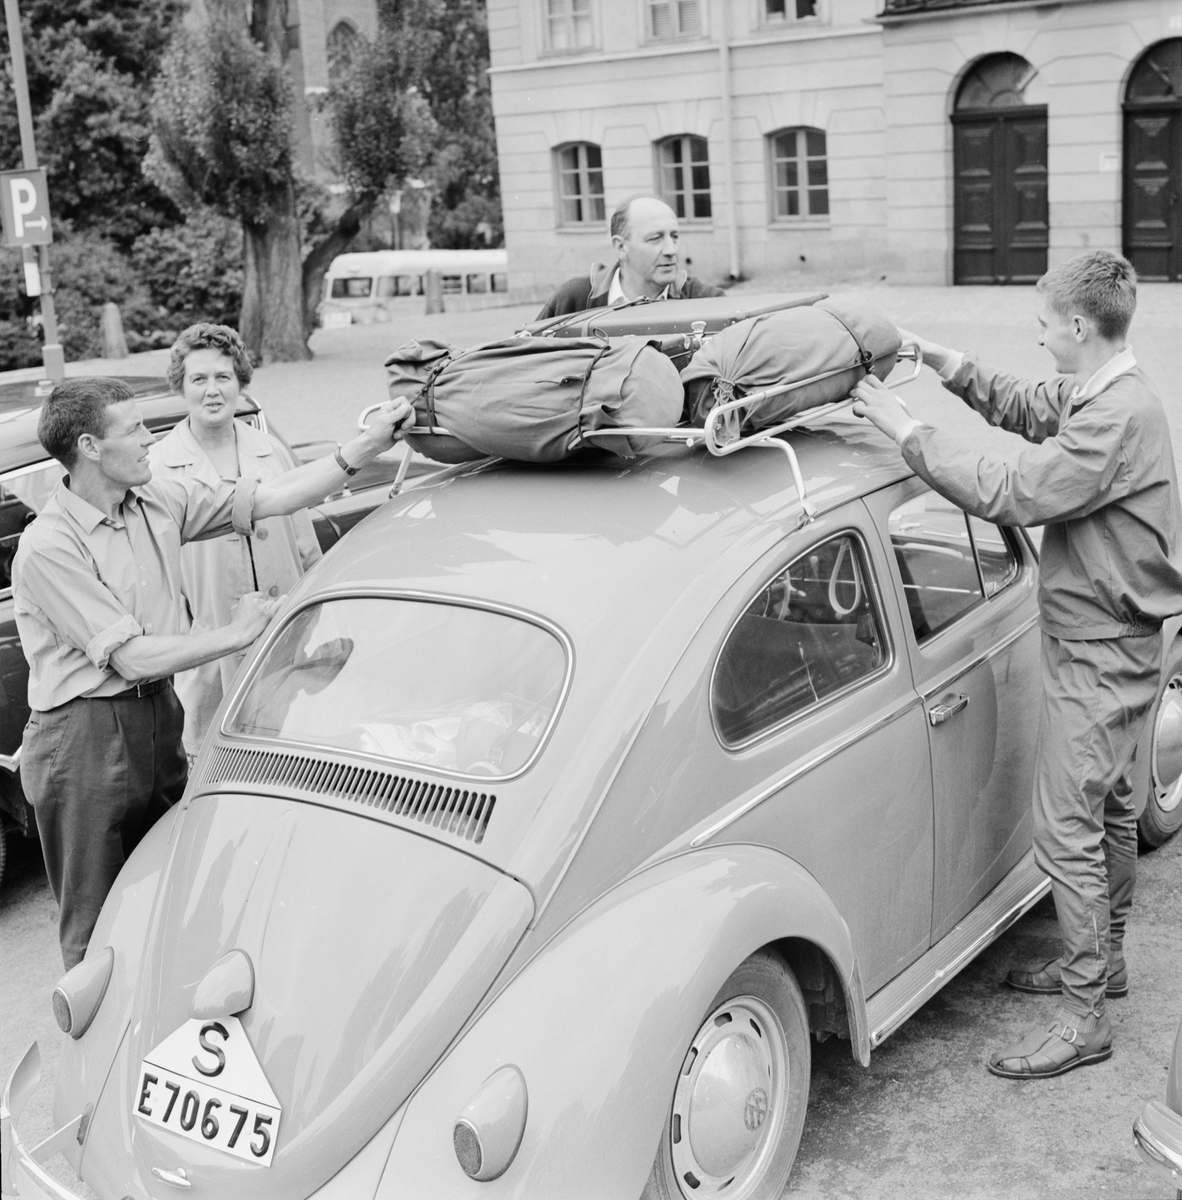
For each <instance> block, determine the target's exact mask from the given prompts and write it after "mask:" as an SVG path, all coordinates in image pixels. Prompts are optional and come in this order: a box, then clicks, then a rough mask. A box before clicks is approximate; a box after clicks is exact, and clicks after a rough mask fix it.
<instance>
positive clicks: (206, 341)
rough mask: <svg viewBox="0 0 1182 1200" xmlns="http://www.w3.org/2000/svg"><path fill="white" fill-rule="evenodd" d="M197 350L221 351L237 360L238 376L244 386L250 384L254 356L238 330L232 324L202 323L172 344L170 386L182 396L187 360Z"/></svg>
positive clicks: (235, 362) (235, 372)
mask: <svg viewBox="0 0 1182 1200" xmlns="http://www.w3.org/2000/svg"><path fill="white" fill-rule="evenodd" d="M194 350H220V351H221V352H222V353H223V354H226V355H229V357H230V358H231V359H233V361H234V374H235V375H237V376H238V382H239V383H240V384H241V385H242V386H243V387H246V385H247V384H248V383H249V382H250V377H251V375H253V374H254V367H252V366H251V363H250V354H249V352H248V351H247V349H246V343H245V342H243V340H242V339H241V338H240V337H239V336H238V332H237V330H234V329H231V328H230V326H229V325H214V324H212V323H211V322H209V321H202V322H200V323H199V324H197V325H190V326H189V328H188V329H186V330H185V331H184V333H182V334H181V336H180V337H179V338H177V340H176V341H175V342H173V344H172V357H171V358H170V359H169V360H168V384H169V387H171V388H172V390H173V391H174V392H176V393H177V394H178V395H179V394H180V393H181V391H182V390H183V389H184V385H185V359H186V358H188V356H189V355H190V354H191V353H192V352H193V351H194Z"/></svg>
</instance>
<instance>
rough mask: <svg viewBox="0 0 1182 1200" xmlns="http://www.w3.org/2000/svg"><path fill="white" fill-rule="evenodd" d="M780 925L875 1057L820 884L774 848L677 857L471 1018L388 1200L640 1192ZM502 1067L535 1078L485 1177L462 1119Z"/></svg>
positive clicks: (843, 942)
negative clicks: (470, 1157) (730, 1000)
mask: <svg viewBox="0 0 1182 1200" xmlns="http://www.w3.org/2000/svg"><path fill="white" fill-rule="evenodd" d="M785 938H795V939H801V940H802V941H804V942H808V943H811V944H813V945H815V946H817V947H818V948H819V949H820V950H822V951H823V952H824V954H825V955H826V956H827V957H828V959H829V960H830V962H831V964H832V965H833V967H834V969H835V972H836V973H837V974H838V975H839V976H840V978H841V980H842V984H843V987H844V989H845V994H846V996H845V998H846V1007H847V1009H848V1011H849V1014H850V1024H851V1026H852V1029H851V1034H852V1038H853V1042H854V1053H855V1057H856V1058H858V1059H859V1060H860V1061H861V1062H863V1063H867V1062H869V1056H870V1047H869V1039H868V1035H867V1030H866V1019H865V1002H864V999H863V996H862V988H861V982H860V980H859V977H858V970H857V965H856V962H855V959H854V953H853V947H852V945H851V943H850V936H849V930H848V929H847V928H846V925H845V922H844V921H843V920H842V918H841V917H840V915H839V914H838V913H837V911H836V910H835V909H834V907H833V904H832V902H831V901H830V900H829V898H828V896H826V895H825V893H824V891H823V890H822V889H821V887H820V885H819V884H818V883H817V881H816V880H815V879H814V878H813V877H812V876H811V875H809V874H808V872H807V871H805V870H804V869H803V868H802V867H800V866H799V865H797V864H796V863H794V862H792V861H791V860H789V859H787V858H785V857H784V856H782V855H780V854H777V853H775V852H774V851H771V850H768V849H766V848H763V847H755V846H743V845H733V846H726V847H711V848H707V849H704V850H701V851H697V852H692V853H688V854H685V855H680V856H678V857H676V858H673V859H670V860H667V861H665V862H663V863H660V864H658V865H657V866H654V867H651V868H649V869H647V870H645V871H643V872H641V873H640V874H638V875H635V876H633V877H632V878H630V879H628V880H626V881H624V882H623V883H621V884H620V885H619V886H618V887H616V888H615V889H613V890H612V891H611V892H610V893H608V894H607V895H606V896H604V897H603V898H601V899H600V900H599V901H597V902H596V903H595V904H594V905H592V906H591V907H590V908H588V909H587V910H585V911H584V912H583V913H581V914H580V915H579V916H578V917H577V918H576V919H575V920H574V921H572V922H571V923H570V924H569V925H567V926H566V927H565V928H564V929H563V930H562V931H561V932H560V933H558V934H557V935H556V936H555V937H554V939H553V940H552V941H551V942H549V943H548V944H547V945H546V946H545V947H544V948H543V949H542V950H541V951H540V952H539V953H538V954H537V955H536V956H535V957H534V958H533V959H532V960H531V961H530V962H529V964H528V965H527V966H526V967H525V968H524V969H523V970H522V971H521V973H520V974H519V975H518V976H517V977H516V978H515V979H513V980H512V982H510V983H509V984H508V985H507V986H506V987H505V989H504V990H503V991H502V992H501V993H500V994H499V995H498V996H497V998H496V999H495V1000H493V1001H492V1003H491V1004H490V1005H489V1007H488V1008H487V1009H486V1010H485V1011H484V1012H483V1013H482V1014H481V1015H480V1016H479V1017H478V1018H477V1019H476V1021H475V1022H474V1024H473V1025H472V1026H471V1027H470V1028H469V1029H468V1030H467V1032H466V1033H465V1034H464V1035H463V1036H462V1037H461V1038H460V1040H459V1041H458V1042H457V1043H456V1045H455V1046H454V1048H453V1049H452V1050H451V1051H450V1053H449V1054H448V1055H446V1056H445V1057H444V1059H443V1060H442V1061H441V1062H440V1064H439V1066H438V1067H437V1068H436V1069H435V1071H434V1072H433V1073H432V1074H431V1075H430V1076H428V1078H427V1079H426V1081H425V1082H424V1083H423V1085H422V1086H421V1087H420V1089H419V1090H418V1092H417V1093H416V1094H415V1095H414V1096H413V1097H412V1098H411V1100H410V1102H409V1104H408V1107H407V1115H406V1118H405V1120H404V1123H403V1126H402V1128H401V1129H400V1131H399V1134H398V1137H397V1139H396V1141H395V1143H394V1149H393V1152H392V1153H391V1156H390V1160H389V1162H388V1164H387V1167H386V1172H385V1174H384V1176H383V1181H382V1186H381V1187H380V1188H379V1189H378V1197H377V1200H393V1198H394V1197H396V1196H397V1197H398V1198H399V1200H401V1198H403V1197H406V1198H412V1197H418V1198H422V1200H427V1198H429V1197H434V1196H440V1195H447V1196H449V1197H464V1196H472V1197H477V1196H479V1197H487V1198H488V1200H494V1198H495V1200H502V1198H505V1197H511V1196H512V1197H517V1196H521V1197H524V1196H531V1197H536V1196H562V1197H563V1198H564V1200H573V1198H575V1197H582V1196H585V1197H588V1198H589V1200H592V1198H593V1200H599V1198H601V1197H603V1196H619V1197H631V1196H639V1195H640V1192H641V1190H642V1189H643V1187H644V1183H645V1180H646V1178H647V1177H648V1173H649V1169H650V1167H651V1165H652V1161H653V1155H654V1153H655V1151H656V1147H657V1144H658V1139H659V1137H660V1129H661V1125H662V1122H663V1120H664V1117H665V1113H666V1110H667V1109H668V1106H669V1103H670V1101H671V1098H672V1092H673V1084H674V1081H675V1079H676V1077H677V1072H678V1070H679V1069H680V1067H681V1063H682V1060H683V1058H684V1056H685V1053H686V1047H687V1046H688V1045H689V1043H690V1040H691V1039H692V1037H693V1035H694V1033H695V1032H696V1031H697V1029H698V1026H699V1024H700V1023H701V1020H702V1018H703V1016H704V1015H705V1014H706V1011H707V1008H708V1006H709V1004H710V1002H711V1000H712V999H713V998H714V996H715V995H716V994H717V992H718V989H719V988H720V987H721V986H722V984H723V983H724V982H725V980H726V978H727V976H728V975H730V973H731V972H732V971H733V970H734V968H735V967H736V966H737V965H738V964H739V963H741V962H742V961H743V960H744V959H745V958H747V957H748V956H749V955H750V954H752V953H753V952H755V951H756V950H758V949H759V948H760V947H762V946H767V945H769V944H771V943H775V942H777V941H780V940H781V939H785ZM797 944H798V945H799V943H797ZM506 1064H513V1065H515V1066H517V1067H518V1068H519V1069H520V1070H521V1072H522V1074H523V1076H524V1078H525V1082H526V1088H527V1091H528V1119H527V1123H526V1128H525V1135H524V1139H523V1141H522V1143H521V1147H520V1149H519V1151H518V1153H517V1156H516V1158H515V1159H514V1161H513V1163H512V1164H511V1166H510V1167H509V1169H508V1170H507V1171H506V1172H505V1174H504V1175H503V1176H501V1177H500V1178H499V1179H497V1180H495V1181H492V1182H485V1183H476V1182H474V1181H472V1180H470V1179H468V1178H467V1176H465V1175H464V1173H463V1172H462V1171H461V1169H460V1167H459V1164H458V1162H457V1160H456V1155H455V1151H454V1149H453V1146H452V1129H453V1126H454V1125H455V1120H456V1117H457V1116H458V1115H459V1113H460V1112H461V1110H462V1109H463V1108H464V1107H465V1105H466V1104H467V1103H468V1102H469V1100H471V1099H472V1096H473V1094H474V1093H475V1092H476V1091H477V1089H478V1088H479V1087H480V1086H481V1084H482V1083H483V1082H484V1080H486V1079H487V1078H488V1077H489V1076H490V1075H491V1074H492V1073H493V1072H494V1071H496V1070H497V1069H498V1068H499V1067H501V1066H504V1065H506Z"/></svg>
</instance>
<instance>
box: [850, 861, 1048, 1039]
mask: <svg viewBox="0 0 1182 1200" xmlns="http://www.w3.org/2000/svg"><path fill="white" fill-rule="evenodd" d="M1050 890H1051V881H1050V880H1049V879H1048V878H1047V877H1046V876H1045V875H1044V874H1043V873H1042V872H1041V871H1040V870H1039V869H1038V867H1036V866H1035V865H1034V851H1033V850H1029V851H1027V852H1026V854H1025V855H1024V856H1023V858H1022V859H1021V861H1020V862H1019V863H1018V864H1017V866H1015V867H1014V868H1013V870H1011V871H1010V873H1009V874H1008V875H1007V876H1006V877H1005V878H1004V879H1003V880H1002V881H1001V882H1000V883H999V884H998V885H997V887H995V888H994V889H993V891H991V892H990V893H989V895H988V896H986V897H985V899H984V900H982V901H981V903H980V904H978V905H977V907H976V908H975V909H974V910H973V911H972V912H971V913H970V914H969V915H968V916H967V917H966V918H965V919H964V920H963V921H961V923H960V924H959V925H957V926H956V928H954V929H953V930H952V932H951V933H948V934H946V935H945V936H944V937H942V938H941V939H940V940H939V941H938V942H937V943H936V944H935V945H934V946H933V947H932V948H931V949H930V950H929V951H928V952H927V953H926V954H924V955H922V956H921V957H920V958H918V959H917V960H916V961H915V962H913V963H912V964H911V966H909V967H908V968H907V970H906V971H904V972H903V974H902V975H900V976H898V977H897V978H896V979H893V980H892V981H891V982H890V983H888V984H887V985H886V987H884V988H881V989H880V990H879V991H877V992H875V993H874V995H873V996H871V997H870V999H869V1000H868V1001H867V1002H866V1024H867V1025H868V1026H869V1028H870V1045H871V1048H873V1047H875V1046H880V1045H882V1043H883V1042H884V1041H886V1039H887V1038H888V1037H890V1035H891V1034H892V1033H894V1032H895V1030H896V1029H898V1028H899V1026H900V1025H902V1024H903V1022H904V1021H906V1020H907V1018H908V1017H909V1016H911V1014H912V1013H913V1012H915V1011H916V1010H917V1009H919V1008H921V1007H923V1005H924V1004H926V1003H927V1002H928V1001H929V1000H930V999H931V998H932V997H933V996H934V995H935V994H936V993H937V992H938V991H939V990H940V989H941V988H942V987H943V986H944V985H945V984H946V983H947V982H948V981H949V980H950V979H951V978H952V977H953V976H954V975H957V974H959V973H960V972H961V971H963V970H964V968H965V967H967V966H968V965H969V963H971V962H972V961H973V959H974V958H976V957H977V955H978V954H980V953H981V951H982V950H984V949H985V947H986V946H988V945H989V944H990V942H993V941H996V940H997V938H999V937H1001V935H1002V934H1003V933H1005V931H1006V930H1007V929H1009V928H1010V926H1011V925H1013V924H1014V923H1015V922H1016V921H1017V920H1018V919H1019V918H1020V917H1021V916H1022V915H1023V914H1024V913H1026V912H1028V911H1029V910H1030V909H1031V908H1033V907H1034V905H1036V904H1037V903H1038V902H1039V901H1040V900H1041V899H1042V898H1043V896H1045V895H1046V894H1047V893H1048V892H1049V891H1050Z"/></svg>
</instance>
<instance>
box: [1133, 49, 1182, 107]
mask: <svg viewBox="0 0 1182 1200" xmlns="http://www.w3.org/2000/svg"><path fill="white" fill-rule="evenodd" d="M1179 101H1182V38H1167V39H1166V40H1165V41H1164V42H1158V43H1157V45H1156V46H1151V47H1150V48H1149V50H1148V51H1147V52H1146V54H1145V55H1144V57H1143V58H1142V59H1141V61H1140V62H1139V63H1138V64H1137V65H1136V66H1135V67H1134V68H1133V73H1132V75H1131V76H1130V77H1129V89H1128V91H1127V92H1126V93H1125V103H1126V104H1129V105H1136V104H1145V103H1149V104H1155V103H1158V104H1160V103H1167V104H1177V103H1178V102H1179Z"/></svg>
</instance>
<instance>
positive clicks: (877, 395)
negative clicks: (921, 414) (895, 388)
mask: <svg viewBox="0 0 1182 1200" xmlns="http://www.w3.org/2000/svg"><path fill="white" fill-rule="evenodd" d="M854 397H855V400H854V408H853V412H854V416H856V417H865V418H866V419H867V420H868V421H870V422H871V423H872V424H874V425H877V426H878V428H879V429H881V430H882V432H883V433H885V434H886V435H887V437H889V438H890V439H891V440H892V441H894V442H896V443H899V444H901V443H902V441H903V438H905V437H906V436H907V434H908V433H910V432H911V430H912V429H913V428H914V427H915V426H916V425H918V424H919V423H920V422H919V421H917V420H916V419H915V418H914V417H913V416H912V415H911V410H910V409H909V408H908V407H907V405H906V404H905V403H904V402H903V401H902V400H900V399H899V397H898V396H896V395H895V394H894V392H892V391H891V390H890V388H888V387H887V386H886V384H885V383H883V382H882V380H880V379H878V378H877V377H876V376H874V375H867V376H866V378H865V379H863V380H862V381H861V382H860V383H859V384H858V386H857V387H856V388H854Z"/></svg>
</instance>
